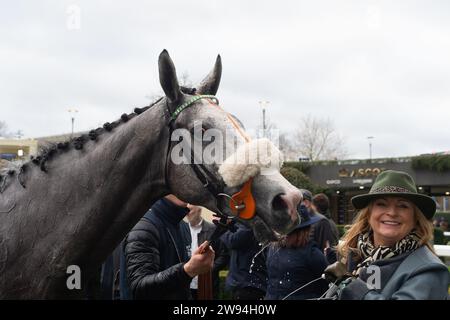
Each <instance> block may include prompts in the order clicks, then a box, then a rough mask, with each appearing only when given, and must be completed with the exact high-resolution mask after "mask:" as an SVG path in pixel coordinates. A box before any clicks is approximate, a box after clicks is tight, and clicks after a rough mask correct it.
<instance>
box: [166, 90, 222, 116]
mask: <svg viewBox="0 0 450 320" xmlns="http://www.w3.org/2000/svg"><path fill="white" fill-rule="evenodd" d="M200 99H212V100H215V102H216V104H219V100H218V99H217V98H216V97H215V96H213V95H210V94H205V95H198V96H194V97H192V98H191V99H189V100H188V101H186V102H185V103H183V104H182V105H181V106H179V107H177V108H176V109H175V111H174V112H173V113H172V115H171V116H170V118H171V120H175V119H176V118H177V117H178V115H179V114H180V113H181V111H183V110H184V109H186V108H187V107H189V106H190V105H192V104H193V103H194V102H195V101H197V100H200Z"/></svg>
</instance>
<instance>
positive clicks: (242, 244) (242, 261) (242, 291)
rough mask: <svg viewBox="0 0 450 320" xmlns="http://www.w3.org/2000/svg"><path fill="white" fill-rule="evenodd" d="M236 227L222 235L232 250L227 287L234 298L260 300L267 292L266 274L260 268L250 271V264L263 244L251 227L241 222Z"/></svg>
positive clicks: (226, 244) (224, 241) (222, 238)
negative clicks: (259, 270) (260, 243)
mask: <svg viewBox="0 0 450 320" xmlns="http://www.w3.org/2000/svg"><path fill="white" fill-rule="evenodd" d="M235 227H236V230H234V231H227V232H226V233H225V234H223V235H222V237H221V240H222V241H223V243H224V244H225V246H226V247H227V248H228V249H229V251H230V269H229V271H228V276H227V279H226V282H225V287H226V289H227V290H229V291H231V294H232V298H233V299H234V300H260V299H262V298H263V297H264V295H265V293H266V286H265V283H266V279H265V274H263V273H260V272H258V270H252V272H250V266H251V264H252V262H254V260H253V259H254V257H255V255H256V254H257V253H258V252H260V251H261V246H260V245H259V243H258V241H256V238H255V236H254V234H253V231H252V230H251V229H250V228H249V227H247V226H245V225H243V224H242V223H239V222H238V223H236V225H235Z"/></svg>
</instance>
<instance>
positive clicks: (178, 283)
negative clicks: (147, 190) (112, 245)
mask: <svg viewBox="0 0 450 320" xmlns="http://www.w3.org/2000/svg"><path fill="white" fill-rule="evenodd" d="M187 212H188V211H187V210H186V209H184V208H180V207H178V206H176V205H174V204H173V203H171V202H170V201H168V200H166V199H161V200H159V201H158V202H156V203H155V204H154V205H153V206H152V208H151V210H150V211H149V212H147V213H146V214H145V216H144V217H143V218H142V219H141V220H140V221H139V222H138V224H136V226H135V227H134V228H133V229H132V230H131V232H130V233H129V234H128V236H127V238H126V239H125V243H124V250H125V259H126V268H127V276H128V283H129V286H130V289H131V292H132V295H133V298H134V299H158V300H165V299H183V300H185V299H190V297H191V296H190V290H189V284H190V282H191V280H192V278H191V277H190V276H189V275H188V274H187V273H186V272H185V271H184V269H183V266H184V264H185V262H187V261H188V257H189V255H190V254H189V250H190V244H191V235H190V231H189V226H188V225H187V224H186V223H185V222H184V221H182V219H183V217H184V216H185V215H186V213H187Z"/></svg>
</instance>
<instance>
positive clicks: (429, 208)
mask: <svg viewBox="0 0 450 320" xmlns="http://www.w3.org/2000/svg"><path fill="white" fill-rule="evenodd" d="M383 196H391V197H401V198H405V199H407V200H409V201H411V202H412V203H414V204H415V205H416V206H417V207H418V208H419V209H420V211H422V213H423V214H424V215H425V217H427V218H428V219H431V218H433V216H434V213H435V212H436V202H435V201H434V200H433V199H432V198H431V197H429V196H426V195H424V194H420V193H418V192H417V188H416V184H415V183H414V180H413V178H412V177H411V176H410V175H409V174H407V173H406V172H402V171H394V170H386V171H383V172H381V173H380V174H379V175H378V176H377V178H376V179H375V182H374V183H373V186H372V188H370V191H369V193H367V194H361V195H358V196H354V197H353V198H352V199H351V201H352V204H353V206H354V207H355V208H356V209H358V210H359V209H363V208H365V207H367V206H368V205H369V203H370V201H372V200H374V199H376V198H380V197H383Z"/></svg>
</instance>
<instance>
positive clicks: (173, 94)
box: [158, 49, 182, 102]
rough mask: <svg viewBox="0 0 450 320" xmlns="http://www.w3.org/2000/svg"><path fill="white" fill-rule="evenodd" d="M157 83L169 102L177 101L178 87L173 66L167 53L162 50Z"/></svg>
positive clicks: (178, 96) (179, 92)
mask: <svg viewBox="0 0 450 320" xmlns="http://www.w3.org/2000/svg"><path fill="white" fill-rule="evenodd" d="M158 67H159V82H160V83H161V87H162V88H163V90H164V93H165V94H166V97H167V98H168V99H169V101H170V102H175V101H178V100H179V99H180V97H181V95H182V94H181V90H180V85H179V84H178V79H177V73H176V71H175V66H174V64H173V62H172V59H171V58H170V56H169V53H168V52H167V50H166V49H164V50H163V51H162V52H161V54H160V55H159V59H158Z"/></svg>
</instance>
